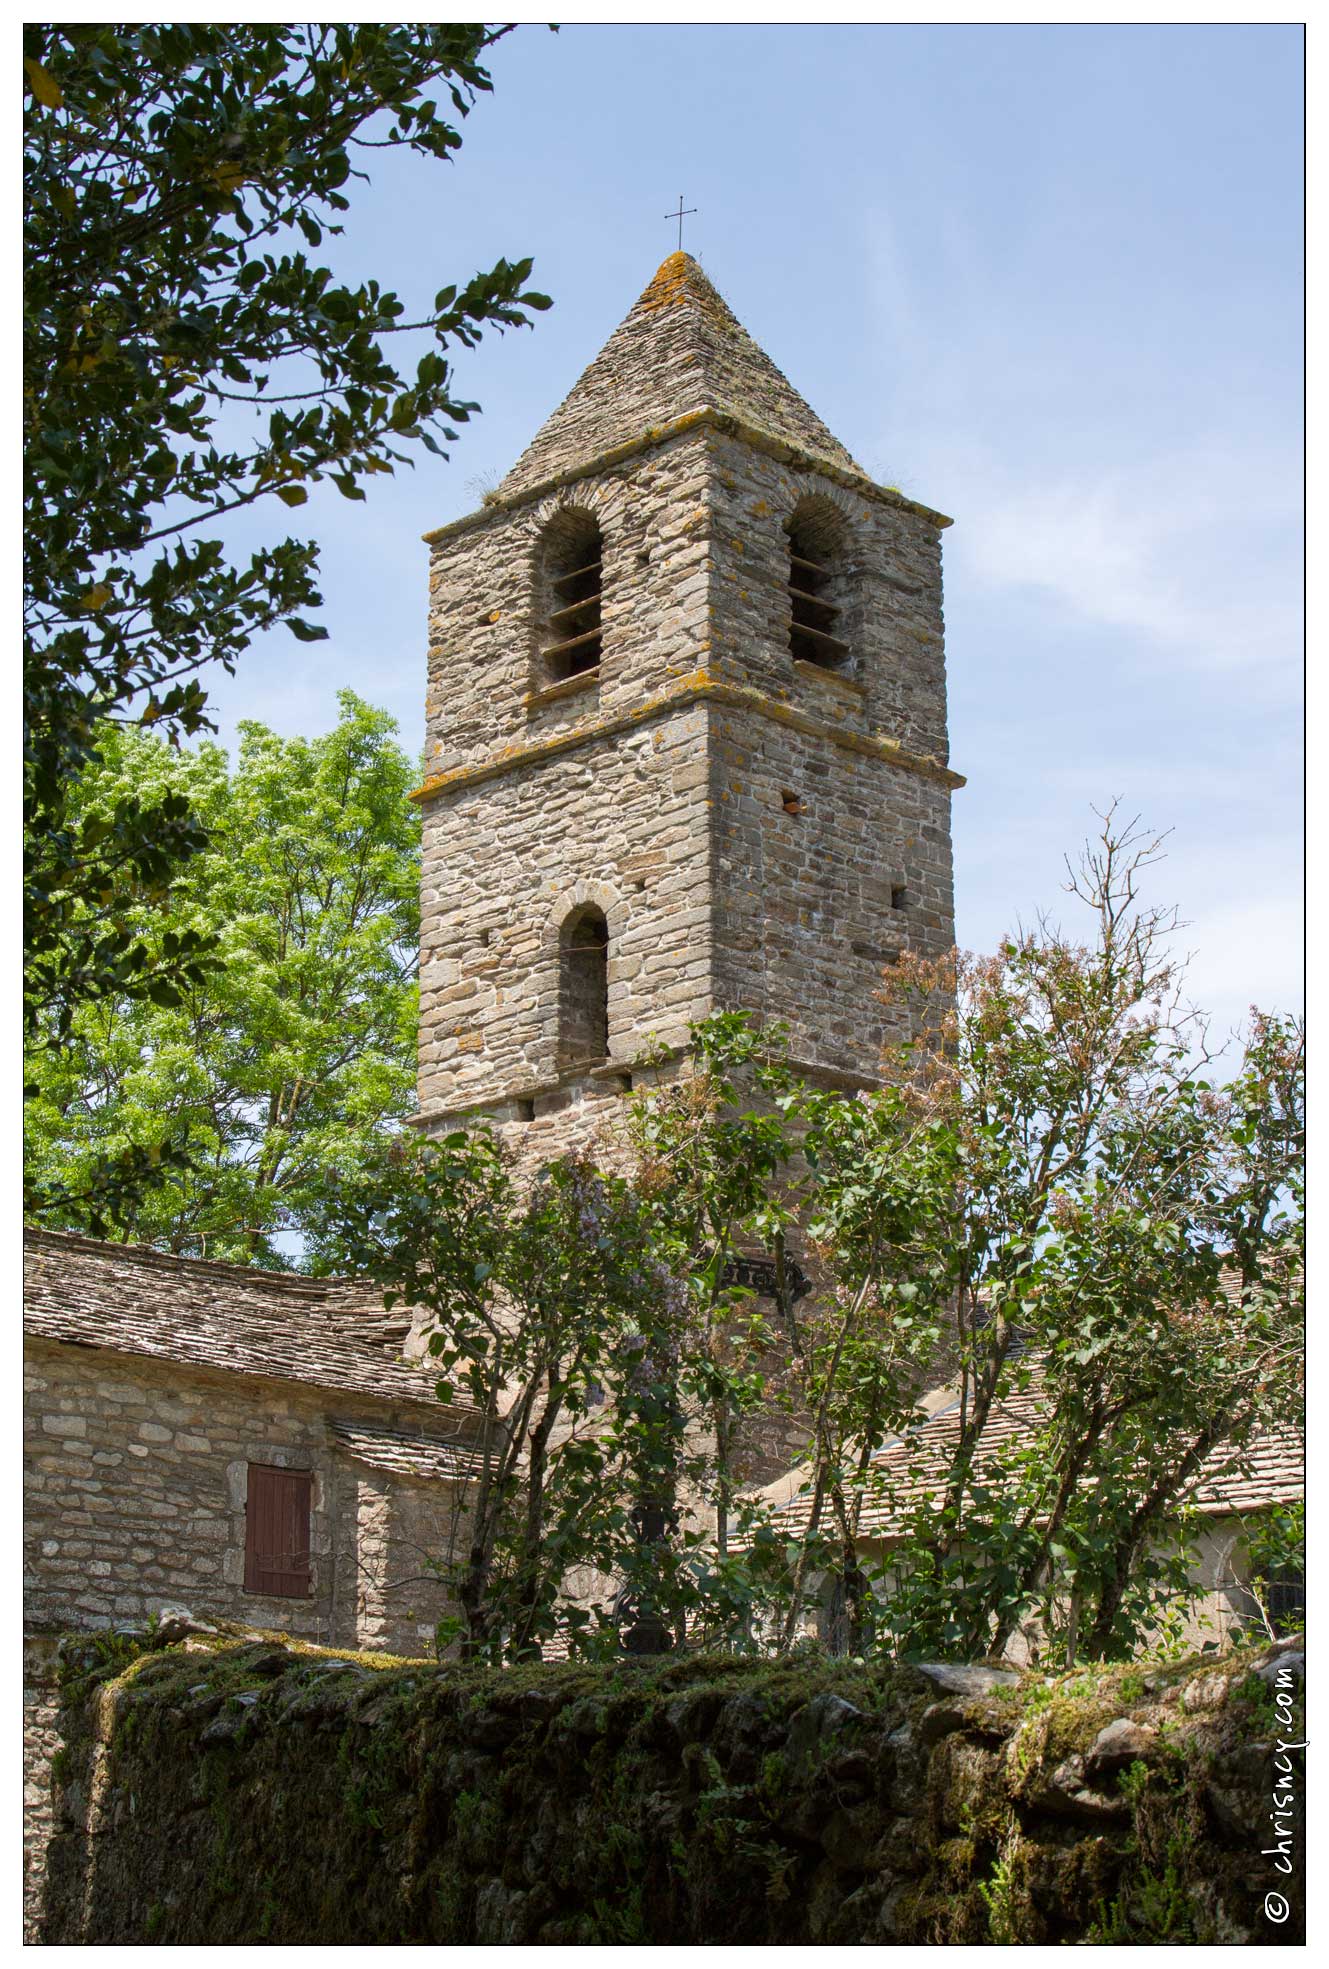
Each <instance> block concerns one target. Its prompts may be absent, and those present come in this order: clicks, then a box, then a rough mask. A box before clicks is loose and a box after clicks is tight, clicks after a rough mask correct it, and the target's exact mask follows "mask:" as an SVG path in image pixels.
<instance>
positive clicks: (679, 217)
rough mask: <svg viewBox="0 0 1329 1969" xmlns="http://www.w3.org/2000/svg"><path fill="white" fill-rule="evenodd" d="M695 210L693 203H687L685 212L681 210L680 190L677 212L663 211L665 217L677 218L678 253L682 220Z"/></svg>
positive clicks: (681, 240) (680, 244)
mask: <svg viewBox="0 0 1329 1969" xmlns="http://www.w3.org/2000/svg"><path fill="white" fill-rule="evenodd" d="M696 210H697V208H696V206H695V205H689V207H688V209H687V211H686V212H685V211H684V210H683V194H682V192H680V193H679V194H678V210H677V212H666V213H665V217H666V219H677V220H678V250H679V252H680V253H681V252H682V251H683V221H684V219H690V218H691V217H692V216H693V214H694V213H695V211H696Z"/></svg>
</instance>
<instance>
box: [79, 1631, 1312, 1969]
mask: <svg viewBox="0 0 1329 1969" xmlns="http://www.w3.org/2000/svg"><path fill="white" fill-rule="evenodd" d="M142 1645H143V1644H142V1643H135V1642H132V1641H128V1640H125V1639H123V1638H121V1639H113V1638H110V1637H103V1638H102V1639H100V1640H92V1641H89V1640H86V1639H84V1640H82V1641H80V1642H78V1643H73V1644H67V1645H66V1656H67V1660H66V1667H65V1675H66V1681H65V1688H64V1702H65V1713H64V1717H63V1720H62V1728H63V1733H64V1737H65V1748H64V1750H63V1751H62V1752H61V1753H60V1760H59V1761H60V1769H59V1770H58V1772H57V1779H58V1783H57V1804H56V1831H55V1835H54V1838H53V1841H52V1845H51V1849H50V1888H49V1901H48V1912H47V1917H46V1923H45V1929H44V1935H43V1939H45V1940H46V1941H48V1942H53V1943H66V1942H73V1943H91V1942H101V1943H107V1942H109V1943H135V1942H154V1943H177V1944H178V1943H187V1944H208V1943H220V1942H239V1943H249V1944H253V1943H292V1942H295V1943H309V1942H324V1943H350V1942H356V1943H367V1942H380V1943H389V1944H391V1943H401V1942H446V1943H462V1944H465V1943H480V1944H491V1945H492V1944H509V1943H538V1944H555V1943H562V1944H583V1943H590V1944H609V1943H634V1942H637V1943H656V1944H658V1943H682V1944H697V1943H710V1944H714V1943H736V1942H738V1943H741V1942H748V1943H757V1944H761V1943H774V1944H784V1945H792V1944H796V1943H805V1942H823V1943H831V1944H865V1943H911V1942H912V1943H953V1942H980V1943H988V1942H990V1943H1009V1942H1106V1943H1117V1942H1133V1941H1141V1942H1150V1943H1163V1942H1188V1943H1196V1942H1219V1943H1246V1942H1265V1941H1287V1942H1294V1941H1298V1940H1300V1939H1301V1936H1302V1912H1301V1908H1302V1903H1301V1882H1302V1878H1303V1873H1302V1858H1301V1853H1300V1850H1299V1844H1298V1837H1297V1829H1298V1828H1299V1826H1300V1824H1301V1797H1302V1791H1301V1775H1300V1757H1299V1753H1297V1752H1295V1751H1293V1752H1289V1753H1285V1754H1284V1759H1283V1765H1284V1768H1283V1769H1282V1770H1280V1766H1279V1762H1278V1759H1279V1756H1280V1752H1279V1745H1280V1742H1284V1743H1295V1742H1297V1741H1298V1740H1299V1738H1300V1736H1301V1727H1300V1708H1299V1705H1300V1690H1301V1679H1300V1676H1301V1655H1300V1653H1299V1647H1300V1644H1299V1643H1283V1644H1280V1647H1279V1648H1278V1649H1265V1650H1263V1651H1253V1650H1247V1651H1245V1652H1244V1653H1237V1654H1228V1655H1225V1656H1223V1657H1221V1659H1220V1658H1215V1657H1212V1656H1210V1657H1207V1658H1193V1659H1192V1660H1190V1661H1188V1662H1173V1663H1138V1664H1135V1665H1133V1666H1131V1667H1129V1668H1124V1669H1115V1670H1111V1671H1103V1672H1096V1673H1085V1674H1080V1675H1078V1676H1070V1677H1064V1678H1062V1679H1060V1680H1043V1679H1037V1678H1025V1679H1023V1680H1020V1679H1017V1678H1015V1677H1014V1676H1012V1675H1011V1674H1010V1673H1009V1672H1003V1671H1000V1670H993V1669H990V1668H969V1669H966V1668H954V1667H921V1668H915V1667H905V1666H900V1665H889V1664H878V1665H874V1666H863V1665H862V1664H855V1663H851V1662H840V1663H831V1662H827V1661H826V1660H824V1659H823V1658H820V1657H816V1656H808V1657H806V1658H796V1659H794V1660H792V1661H790V1662H786V1663H783V1664H777V1663H771V1662H754V1661H751V1660H738V1659H734V1658H721V1657H710V1658H692V1659H684V1660H680V1661H677V1662H672V1663H670V1662H657V1663H643V1662H637V1663H627V1662H624V1663H619V1664H614V1665H606V1666H597V1667H581V1666H575V1665H562V1666H540V1667H535V1668H531V1669H505V1670H494V1671H486V1670H477V1669H459V1668H456V1667H452V1668H446V1667H437V1666H431V1665H428V1664H426V1663H423V1662H408V1661H403V1660H394V1659H393V1658H391V1657H384V1656H379V1657H373V1656H363V1655H362V1656H338V1655H335V1654H332V1653H330V1652H327V1651H323V1650H318V1649H315V1648H312V1647H310V1646H308V1645H302V1644H284V1643H282V1642H280V1641H279V1640H277V1639H275V1638H273V1637H266V1638H264V1637H256V1636H254V1635H252V1634H251V1635H248V1636H244V1637H232V1638H230V1639H226V1638H223V1637H220V1636H205V1637H198V1638H193V1639H191V1640H189V1641H187V1642H186V1643H185V1644H184V1646H183V1647H181V1646H176V1647H170V1648H165V1649H159V1650H157V1651H155V1652H147V1653H142V1652H140V1649H141V1647H142ZM1280 1783H1282V1784H1283V1785H1284V1789H1283V1792H1282V1793H1281V1794H1279V1795H1280V1796H1281V1799H1282V1803H1283V1807H1284V1808H1285V1819H1286V1830H1287V1831H1288V1833H1289V1837H1288V1839H1287V1842H1286V1843H1287V1853H1286V1865H1287V1867H1288V1869H1289V1870H1288V1871H1287V1872H1286V1873H1285V1872H1283V1871H1281V1870H1280V1866H1281V1864H1282V1863H1283V1861H1282V1860H1281V1858H1280V1856H1279V1855H1278V1854H1277V1853H1270V1852H1265V1851H1263V1850H1262V1849H1266V1848H1272V1847H1274V1846H1275V1845H1276V1844H1277V1838H1276V1833H1277V1831H1278V1830H1282V1829H1284V1828H1276V1829H1275V1831H1273V1832H1271V1829H1270V1817H1269V1814H1270V1811H1271V1806H1272V1805H1273V1804H1274V1803H1275V1802H1276V1801H1275V1793H1276V1788H1277V1787H1278V1786H1279V1784H1280ZM1290 1799H1291V1800H1294V1801H1295V1802H1293V1803H1290V1804H1289V1802H1288V1801H1289V1800H1290ZM1271 1895H1272V1896H1275V1897H1278V1896H1281V1897H1282V1899H1281V1900H1280V1899H1278V1898H1274V1899H1272V1900H1270V1901H1268V1902H1267V1901H1266V1896H1271ZM1266 1906H1268V1907H1269V1908H1271V1909H1272V1910H1273V1914H1274V1915H1275V1916H1276V1915H1277V1914H1278V1913H1279V1911H1280V1909H1283V1910H1286V1918H1285V1919H1283V1920H1281V1921H1279V1920H1277V1919H1274V1918H1271V1916H1270V1914H1268V1913H1266V1912H1265V1909H1266Z"/></svg>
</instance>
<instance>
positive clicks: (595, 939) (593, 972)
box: [558, 903, 609, 1066]
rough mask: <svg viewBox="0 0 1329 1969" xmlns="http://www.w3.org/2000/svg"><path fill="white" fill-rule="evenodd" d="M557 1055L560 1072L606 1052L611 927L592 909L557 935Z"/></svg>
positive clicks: (574, 918)
mask: <svg viewBox="0 0 1329 1969" xmlns="http://www.w3.org/2000/svg"><path fill="white" fill-rule="evenodd" d="M558 1051H559V1059H560V1062H561V1064H562V1065H564V1066H572V1065H575V1064H576V1063H578V1062H580V1061H582V1060H603V1059H604V1058H605V1057H606V1055H607V1054H608V1052H609V925H608V924H607V923H606V922H605V919H604V916H603V914H602V912H601V911H600V910H598V909H596V908H595V906H594V904H592V903H588V904H587V905H586V906H585V908H583V909H576V910H574V911H573V912H572V914H571V916H569V917H568V919H567V921H566V922H565V923H564V925H563V928H562V931H561V933H560V935H559V940H558Z"/></svg>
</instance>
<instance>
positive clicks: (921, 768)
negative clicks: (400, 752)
mask: <svg viewBox="0 0 1329 1969" xmlns="http://www.w3.org/2000/svg"><path fill="white" fill-rule="evenodd" d="M689 704H715V705H723V706H728V707H729V708H731V709H733V710H737V711H750V712H752V713H753V715H754V716H756V717H760V718H769V719H771V720H772V721H773V722H774V723H775V724H779V725H787V726H788V727H790V729H791V730H793V731H800V732H806V733H807V734H808V736H809V737H811V738H822V739H827V740H829V742H830V743H831V744H832V745H838V746H839V747H840V748H841V750H842V751H845V752H856V753H858V754H859V756H860V757H862V758H865V759H877V760H880V761H881V763H882V764H883V765H887V766H896V767H898V768H899V770H900V771H901V772H906V773H916V774H918V775H919V776H920V777H921V778H923V779H931V780H935V781H936V782H937V783H938V784H939V785H941V786H949V787H958V786H963V785H964V783H965V781H964V776H963V774H962V773H957V772H952V770H951V768H950V767H949V766H944V765H942V763H941V761H940V760H939V759H934V758H933V757H932V756H931V755H930V754H920V753H915V752H906V751H905V749H904V747H903V746H902V745H900V744H899V743H898V741H897V740H895V739H891V738H878V737H875V736H874V735H872V734H871V733H869V732H852V731H846V730H845V729H844V728H843V727H842V726H840V725H834V724H830V723H828V722H827V720H826V719H824V718H817V717H814V716H813V715H812V714H811V713H810V712H807V711H803V710H801V709H800V708H799V707H798V706H797V705H793V704H783V703H781V701H780V700H779V699H778V698H774V697H768V696H767V694H766V693H765V692H764V691H758V690H753V689H751V687H750V686H748V685H744V684H729V683H725V682H723V681H721V679H719V678H717V677H714V676H712V675H711V673H710V671H709V670H694V671H693V672H692V674H691V675H690V676H688V677H683V678H681V679H680V680H679V682H678V683H677V684H676V685H674V686H673V688H672V689H670V690H667V691H661V692H660V693H659V695H658V696H656V697H648V698H646V699H644V700H643V701H642V702H641V703H640V704H634V705H631V706H629V707H628V708H627V709H626V710H624V711H619V712H611V713H610V714H609V715H608V716H606V717H602V718H596V719H595V720H593V722H591V723H589V724H585V725H576V726H574V727H573V728H572V729H571V730H570V731H563V732H554V733H552V734H551V735H550V736H549V737H548V738H536V739H525V740H519V741H517V742H516V743H515V744H512V745H505V746H504V747H503V748H502V749H501V750H500V751H498V752H496V753H495V754H494V755H493V756H492V757H491V758H488V759H481V760H479V761H477V762H476V763H475V764H473V765H465V766H453V767H451V768H450V769H449V770H448V771H447V772H442V773H435V774H432V775H431V777H430V778H428V779H427V780H426V781H425V782H424V784H423V786H418V787H417V788H416V789H415V791H414V792H413V793H412V794H411V795H410V798H411V799H412V800H415V801H418V802H420V803H422V804H423V802H425V801H427V800H433V799H436V798H437V797H438V795H440V794H442V793H455V792H458V791H459V790H460V789H461V788H463V787H467V786H479V785H482V784H483V783H484V781H486V780H490V779H498V778H500V777H502V775H503V774H505V773H511V772H516V771H518V770H520V769H521V768H522V767H524V766H536V765H543V764H544V762H545V761H546V760H547V759H556V758H558V757H559V756H560V754H562V753H564V752H572V751H576V750H578V749H579V748H580V747H581V746H583V745H590V744H593V743H594V742H595V741H596V740H597V739H602V738H610V737H613V736H614V735H615V734H616V733H618V732H625V731H632V730H633V729H635V728H636V727H637V726H639V725H646V724H651V723H653V722H654V721H655V720H656V719H658V718H665V717H668V716H669V715H670V714H671V713H672V712H674V711H678V710H681V709H683V708H685V707H686V706H687V705H689Z"/></svg>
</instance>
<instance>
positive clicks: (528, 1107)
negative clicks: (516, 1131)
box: [517, 1100, 535, 1121]
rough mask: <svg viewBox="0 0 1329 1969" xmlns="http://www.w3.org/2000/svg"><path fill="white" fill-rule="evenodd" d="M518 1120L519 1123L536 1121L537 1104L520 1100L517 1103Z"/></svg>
mask: <svg viewBox="0 0 1329 1969" xmlns="http://www.w3.org/2000/svg"><path fill="white" fill-rule="evenodd" d="M517 1119H518V1121H534V1120H535V1102H534V1101H521V1100H519V1101H518V1102H517Z"/></svg>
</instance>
